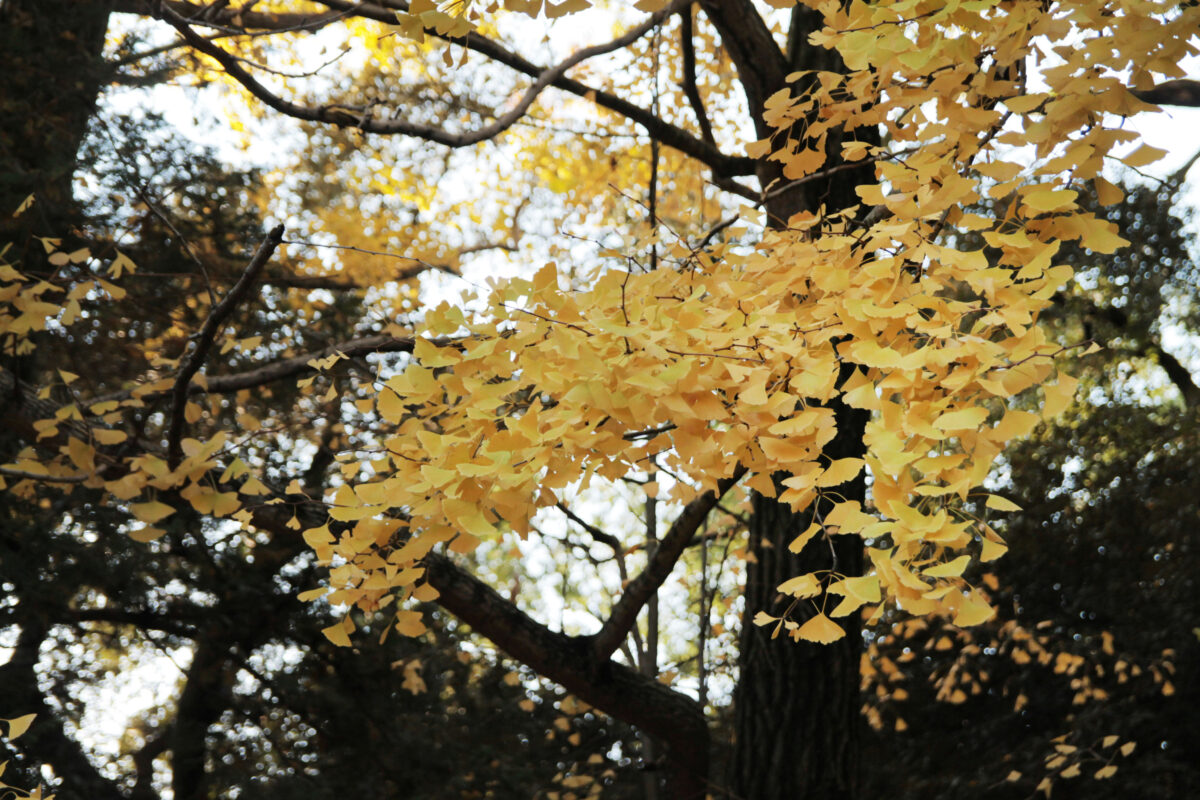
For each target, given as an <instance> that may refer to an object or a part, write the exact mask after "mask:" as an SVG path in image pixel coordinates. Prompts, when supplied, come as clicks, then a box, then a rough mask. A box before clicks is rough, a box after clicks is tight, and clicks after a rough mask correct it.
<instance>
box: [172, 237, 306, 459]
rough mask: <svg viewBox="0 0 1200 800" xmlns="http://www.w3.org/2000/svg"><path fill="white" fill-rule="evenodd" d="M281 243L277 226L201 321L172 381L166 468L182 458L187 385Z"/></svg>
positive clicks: (281, 238)
mask: <svg viewBox="0 0 1200 800" xmlns="http://www.w3.org/2000/svg"><path fill="white" fill-rule="evenodd" d="M281 241H283V226H282V225H276V226H275V227H274V228H273V229H272V230H271V232H270V233H268V234H267V238H266V239H265V240H264V241H263V243H262V244H261V245H260V246H259V248H258V252H256V253H255V254H254V258H252V259H250V263H249V264H248V265H246V269H245V271H244V272H243V273H242V277H240V278H238V282H237V283H236V284H234V286H233V288H232V289H230V290H229V294H227V295H225V299H224V300H222V301H221V302H220V303H218V304H217V306H216V307H215V308H214V309H213V310H212V311H211V312H210V313H209V315H208V319H206V320H205V321H204V326H203V327H202V328H201V329H200V332H199V333H198V334H196V347H195V349H194V350H192V353H191V355H190V356H188V359H187V361H186V362H184V365H183V367H182V368H181V369H180V370H179V375H178V376H176V378H175V386H174V388H173V389H172V391H171V396H172V401H171V402H172V407H171V428H170V431H169V432H168V434H167V465H168V466H169V467H170V468H171V469H175V468H176V467H177V466H179V460H180V458H181V457H182V456H183V451H182V448H181V445H180V438H181V437H182V436H183V422H184V420H183V412H184V408H185V406H186V405H187V395H188V384H189V383H190V382H191V380H192V377H193V376H194V375H195V374H196V372H197V371H199V369H200V367H201V366H202V365H203V364H204V360H205V359H206V358H207V357H208V351H209V350H211V349H212V345H213V340H214V339H215V338H216V335H217V331H218V330H219V329H220V326H221V324H222V323H223V322H224V321H225V319H226V318H227V317H228V316H229V315H230V314H231V313H233V310H234V309H235V308H236V307H237V305H238V303H240V302H241V301H242V298H244V297H245V296H246V294H247V293H248V292H249V291H250V287H251V286H253V285H254V281H255V280H257V278H258V275H259V273H261V272H262V270H263V267H265V266H266V265H267V261H268V259H270V258H271V254H272V253H274V252H275V248H276V247H278V246H279V243H280V242H281Z"/></svg>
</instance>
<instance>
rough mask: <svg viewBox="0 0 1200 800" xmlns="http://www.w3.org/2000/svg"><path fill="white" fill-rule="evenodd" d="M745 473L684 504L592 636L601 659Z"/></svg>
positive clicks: (616, 644) (739, 471)
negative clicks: (655, 549) (711, 513)
mask: <svg viewBox="0 0 1200 800" xmlns="http://www.w3.org/2000/svg"><path fill="white" fill-rule="evenodd" d="M745 474H746V468H745V467H743V466H741V465H739V466H738V467H737V469H735V470H734V472H733V475H731V476H730V477H728V478H724V479H722V480H721V481H720V482H719V483H718V484H717V491H715V492H711V491H710V492H706V493H705V494H703V495H701V496H700V497H697V498H696V499H695V500H693V501H692V502H690V503H688V504H687V505H686V506H684V509H683V511H682V512H680V514H679V516H678V517H676V518H675V522H673V523H672V524H671V529H670V530H668V531H667V533H666V535H664V536H663V538H662V539H661V540H660V541H659V543H658V549H657V551H656V552H655V553H654V555H653V557H651V559H650V561H649V563H647V564H646V568H645V569H644V570H642V573H641V574H640V575H638V576H637V577H636V578H634V579H633V580H632V581H630V583H629V585H628V586H626V587H625V592H624V593H623V594H622V595H621V599H620V600H618V601H617V604H616V605H615V606H613V610H612V613H611V614H610V615H609V617H608V620H606V621H605V623H604V625H603V626H602V627H601V628H600V632H599V633H597V634H596V636H595V637H594V638H593V641H592V651H593V653H594V655H595V657H596V658H597V659H598V660H605V659H608V658H609V657H611V656H612V654H613V653H614V652H615V651H616V649H617V648H618V647H620V646H621V642H622V641H624V639H625V636H626V635H627V634H628V633H629V630H630V628H632V627H633V625H634V623H635V622H636V621H637V615H638V612H640V611H641V610H642V606H644V605H645V604H646V602H647V601H648V600H649V599H650V597H651V596H652V595H653V594H654V593H655V592H657V591H658V587H660V586H662V585H663V582H665V581H666V579H667V576H669V575H670V574H671V570H672V569H673V568H674V567H675V562H676V561H678V560H679V556H680V555H681V554H682V553H683V551H684V550H685V549H686V548H687V546H688V544H689V543H690V542H691V541H692V537H693V536H694V535H695V533H696V530H697V529H698V528H699V527H700V526H701V525H702V524H703V523H704V518H705V517H706V516H708V512H709V511H711V510H712V509H713V508H715V507H716V505H717V503H718V502H719V501H720V499H721V497H722V496H723V495H724V494H725V493H726V492H728V491H729V490H730V489H731V488H732V487H733V485H734V484H736V483H737V482H738V481H739V480H741V479H742V476H744V475H745Z"/></svg>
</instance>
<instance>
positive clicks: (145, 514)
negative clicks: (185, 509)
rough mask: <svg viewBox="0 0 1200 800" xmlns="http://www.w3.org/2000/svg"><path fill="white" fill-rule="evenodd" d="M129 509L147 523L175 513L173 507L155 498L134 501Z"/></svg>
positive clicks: (152, 522) (151, 523)
mask: <svg viewBox="0 0 1200 800" xmlns="http://www.w3.org/2000/svg"><path fill="white" fill-rule="evenodd" d="M129 510H130V511H132V512H133V515H134V516H135V517H137V518H138V519H140V520H141V521H142V522H145V523H147V524H148V525H153V524H154V523H155V522H158V521H159V520H160V519H164V518H166V517H169V516H171V515H172V514H174V513H175V509H174V508H172V507H171V506H169V505H167V504H166V503H160V502H159V501H157V500H152V501H150V502H149V503H134V504H132V505H131V506H129Z"/></svg>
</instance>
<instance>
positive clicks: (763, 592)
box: [728, 7, 878, 800]
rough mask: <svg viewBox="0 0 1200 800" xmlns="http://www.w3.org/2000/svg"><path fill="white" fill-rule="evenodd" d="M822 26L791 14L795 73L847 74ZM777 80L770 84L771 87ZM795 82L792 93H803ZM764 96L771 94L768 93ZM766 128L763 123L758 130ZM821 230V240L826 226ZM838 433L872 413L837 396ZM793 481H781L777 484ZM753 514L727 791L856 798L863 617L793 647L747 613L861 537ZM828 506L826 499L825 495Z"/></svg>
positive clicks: (844, 179) (779, 181)
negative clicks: (820, 532) (804, 540)
mask: <svg viewBox="0 0 1200 800" xmlns="http://www.w3.org/2000/svg"><path fill="white" fill-rule="evenodd" d="M821 25H822V20H821V15H820V14H819V13H817V12H815V11H812V10H810V9H806V8H801V7H797V8H796V10H795V11H794V12H793V14H792V23H791V29H790V31H789V37H788V38H789V41H788V46H787V52H786V55H785V57H786V61H787V64H788V67H787V69H788V70H789V71H791V70H810V69H811V70H829V71H842V70H843V69H844V65H843V64H842V62H841V59H840V57H839V56H838V55H837V54H836V53H834V52H830V51H828V50H824V49H822V48H818V47H813V46H812V45H810V44H808V37H809V35H810V34H811V33H813V32H814V31H816V30H818V29H819V28H820V26H821ZM776 88H779V87H770V90H771V91H773V90H774V89H776ZM803 88H804V87H803V86H802V85H800V84H797V85H795V86H794V91H795V92H797V93H799V92H801V91H803ZM759 94H760V95H769V94H770V91H767V90H760V92H759ZM766 133H768V131H766V130H760V131H759V135H760V136H761V135H765V134H766ZM847 138H857V139H860V140H862V139H866V140H868V141H872V143H875V142H877V141H878V139H877V133H876V132H875V131H873V130H865V129H864V130H860V131H855V132H854V135H853V137H847ZM842 141H843V139H842V137H840V136H833V135H831V136H830V139H829V142H828V143H827V148H826V151H827V154H828V157H827V161H826V163H825V167H826V168H828V167H832V166H837V165H838V163H839V158H840V153H841V143H842ZM872 174H873V173H872V171H871V169H870V168H869V167H868V168H866V169H865V170H861V171H860V170H847V171H844V172H840V173H837V174H836V175H835V176H833V177H832V178H831V179H827V180H823V181H820V180H819V181H812V182H808V183H805V184H801V185H799V186H797V187H795V188H793V189H791V190H790V191H784V192H781V193H780V194H778V195H776V196H775V197H773V198H772V199H771V200H770V201H768V203H767V205H766V210H767V215H768V219H769V222H768V224H769V225H771V226H772V227H775V228H784V227H786V226H787V221H788V219H789V218H790V217H791V216H792V215H793V214H796V213H797V212H801V211H810V212H816V211H817V210H818V209H819V208H820V207H821V206H822V205H823V206H825V208H826V209H827V210H829V211H836V210H839V209H841V208H845V207H848V206H851V205H854V204H855V203H857V202H859V201H858V198H857V196H856V195H855V193H854V186H855V185H857V184H858V183H860V182H862V181H863V180H869V179H870V178H871V175H872ZM758 177H759V180H760V182H761V184H762V185H763V186H764V187H765V186H768V185H772V183H773V182H774V186H775V187H776V188H777V189H778V188H779V187H781V186H783V185H785V184H786V179H785V178H783V177H782V175H781V174H780V172H779V165H778V164H777V163H774V162H769V163H764V164H763V166H762V167H761V169H760V171H759V176H758ZM815 235H820V234H819V232H817V233H815ZM833 408H834V412H835V414H836V419H837V429H838V433H837V437H836V438H835V439H834V440H833V441H832V442H831V443H830V444H829V446H828V447H827V448H826V454H827V455H828V456H829V457H830V458H834V459H837V458H848V457H860V456H862V454H863V444H862V436H863V430H864V427H865V425H866V422H867V415H866V414H864V413H862V412H859V411H856V410H854V409H851V408H849V407H847V406H845V405H843V404H841V403H836V402H835V403H834V405H833ZM783 477H787V476H782V475H781V476H776V481H777V485H778V480H780V479H782V478H783ZM780 490H781V491H782V487H781V489H780ZM837 491H838V493H839V494H840V495H841V496H842V497H843V498H844V499H847V500H859V501H861V500H863V497H864V494H865V482H864V480H863V479H862V478H861V477H860V478H859V479H857V480H855V481H854V482H852V483H850V484H847V485H844V486H841V487H838V489H837ZM752 502H753V514H752V516H751V518H750V524H749V528H750V530H749V534H750V553H751V554H752V559H751V561H750V563H749V564H748V565H747V575H746V590H745V609H744V612H743V620H744V622H743V626H742V631H741V636H740V640H739V646H740V652H739V656H738V665H739V679H738V684H737V688H736V689H735V692H734V725H735V728H734V751H733V760H732V763H731V765H730V772H729V776H728V782H729V786H730V789H731V797H734V798H738V799H739V800H782V799H783V798H788V800H792V799H793V798H794V799H795V800H852V798H854V797H855V796H856V786H857V784H858V780H857V776H858V773H859V770H860V763H859V729H860V727H861V725H862V720H861V718H860V714H859V696H858V686H859V658H860V654H861V650H862V638H861V631H860V625H861V623H860V620H859V617H858V615H857V614H852V615H850V616H849V617H847V618H843V619H840V620H838V621H839V622H840V623H841V624H842V625H843V627H844V628H845V630H846V636H845V638H843V639H841V640H840V641H838V642H835V643H833V644H830V645H812V644H808V643H805V642H794V641H792V640H791V639H790V638H789V637H788V636H786V635H780V636H779V637H778V638H775V639H772V638H771V634H772V630H773V629H772V628H771V627H758V626H756V625H754V624H753V623H752V622H751V620H753V619H754V617H755V615H756V614H757V613H758V612H759V611H765V612H767V613H768V614H771V615H772V616H780V615H781V614H782V613H783V612H784V610H786V609H787V607H788V605H790V602H791V598H788V597H784V596H782V595H780V594H779V593H778V592H777V591H776V587H777V586H778V585H779V584H781V583H783V582H784V581H785V580H787V579H788V578H792V577H795V576H797V575H801V574H805V573H810V572H815V571H819V570H830V569H832V570H835V571H836V572H838V573H840V574H842V575H848V576H854V575H859V574H861V572H862V567H863V549H862V541H861V539H859V537H857V536H837V537H834V538H833V540H832V542H830V541H827V540H825V539H824V538H823V537H821V536H817V537H815V538H814V539H813V540H812V541H810V542H809V543H808V545H807V546H806V547H805V548H804V550H803V552H801V553H799V554H793V553H791V552H789V551H788V549H787V547H788V545H789V544H790V543H791V541H792V540H793V539H795V538H796V536H798V535H800V533H802V532H803V531H804V530H806V529H807V528H808V526H809V525H810V523H811V522H812V518H813V512H814V511H817V510H820V509H818V508H815V507H814V508H811V509H809V510H807V511H805V512H803V513H800V514H796V513H793V512H792V510H791V509H790V507H788V506H786V505H781V504H779V503H777V502H775V500H773V499H772V498H769V497H765V496H763V495H761V494H757V493H756V494H755V495H754V496H753V498H752ZM820 502H826V503H827V502H828V501H820ZM826 599H827V598H825V597H820V598H816V605H817V606H818V607H820V606H822V605H823V604H826V605H830V607H832V605H836V604H837V600H838V598H836V597H834V598H828V601H829V602H828V604H827V603H826ZM812 613H813V610H812V605H811V604H808V603H802V604H801V606H798V607H797V609H796V610H795V611H793V613H792V619H793V620H795V621H796V622H800V623H803V622H804V620H805V619H807V618H808V617H809V616H811V615H812Z"/></svg>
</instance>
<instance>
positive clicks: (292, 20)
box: [117, 0, 757, 186]
mask: <svg viewBox="0 0 1200 800" xmlns="http://www.w3.org/2000/svg"><path fill="white" fill-rule="evenodd" d="M321 2H322V4H323V5H325V6H328V7H329V8H331V9H334V13H333V14H272V13H267V12H245V13H241V12H240V11H238V10H237V9H232V10H231V9H224V10H223V11H221V12H220V13H219V14H217V15H216V16H215V17H214V18H213V19H202V18H200V17H201V12H202V11H203V10H204V8H205V7H204V6H200V5H197V4H194V3H190V2H186V1H185V0H168V2H165V3H163V4H162V10H163V13H164V15H165V16H171V15H173V16H174V17H175V18H176V19H182V20H183V22H184V23H185V25H189V24H195V25H205V26H209V27H214V26H215V22H222V23H228V24H233V23H234V22H236V21H237V20H239V19H240V20H241V24H242V25H243V26H244V27H245V28H246V29H251V28H253V29H260V30H316V29H318V28H320V27H322V26H324V25H327V24H329V23H330V22H333V21H335V20H337V19H342V18H345V17H348V16H355V17H362V18H366V19H372V20H375V21H378V22H384V23H387V24H395V22H396V14H397V12H407V11H408V4H407V3H403V2H384V3H366V2H363V3H358V2H351V0H321ZM117 5H118V10H120V11H125V12H129V13H147V6H148V3H147V2H146V0H117ZM682 7H683V5H682V4H673V5H672V6H671V7H670V8H668V9H666V10H664V11H663V12H660V13H663V14H666V13H669V12H670V10H671V9H672V8H673V9H674V10H675V11H678V10H679V9H680V8H682ZM656 16H657V15H656ZM172 24H173V25H174V24H175V23H174V22H172ZM176 27H177V28H178V25H176ZM189 30H190V29H189ZM180 32H181V33H183V31H182V30H181V31H180ZM424 32H425V34H426V35H427V36H431V37H435V38H438V39H441V40H443V41H446V42H448V43H451V44H456V45H459V46H461V47H463V48H466V49H467V50H470V51H471V52H475V53H479V54H480V55H483V56H485V57H487V58H489V59H491V60H493V61H495V62H497V63H499V64H503V65H504V66H506V67H509V68H510V69H512V70H515V71H517V72H520V73H522V74H524V75H527V76H529V77H531V78H534V79H535V80H536V79H539V78H540V77H541V76H542V75H544V74H545V73H547V72H548V71H549V70H548V69H547V68H545V67H541V66H538V65H536V64H534V63H533V62H531V61H529V60H528V59H526V58H524V57H522V56H520V55H518V54H517V53H515V52H513V51H512V50H509V49H508V48H507V47H505V46H503V45H502V44H500V43H498V42H496V41H494V40H492V39H489V38H487V37H485V36H482V35H480V34H478V33H474V32H472V33H470V34H468V35H466V36H462V37H455V36H449V35H447V34H444V33H439V32H438V31H436V30H434V29H432V28H427V29H426V30H425V31H424ZM185 39H187V41H188V43H189V44H191V45H192V46H193V47H196V48H197V49H200V50H202V52H209V51H208V50H205V49H204V48H203V47H200V46H199V45H198V44H197V42H196V41H195V40H197V39H198V40H200V41H201V42H204V43H207V44H208V46H209V47H215V45H212V44H211V43H209V42H208V40H207V39H205V38H204V37H201V36H199V34H196V33H195V32H194V31H192V32H191V36H190V37H188V36H185ZM601 46H603V45H601ZM218 49H219V48H218ZM221 53H224V51H221ZM209 55H212V56H213V57H214V58H216V57H217V55H215V54H213V53H211V52H209ZM225 57H226V61H230V60H232V57H230V56H228V54H225ZM218 60H220V59H218ZM222 63H223V64H224V62H222ZM233 63H235V64H236V63H237V62H236V61H234V62H233ZM242 72H243V73H244V72H245V70H242ZM231 74H233V73H232V72H231ZM246 74H248V73H246ZM235 77H236V76H235ZM238 80H239V81H241V78H238ZM251 80H253V78H252V77H251ZM256 83H257V82H256ZM243 84H244V82H243ZM549 85H550V86H553V87H554V88H556V89H561V90H562V91H565V92H569V93H570V94H573V95H575V96H577V97H584V98H587V99H589V100H591V101H592V102H594V103H596V105H598V106H600V107H601V108H605V109H608V110H609V111H612V112H613V113H616V114H619V115H620V116H622V117H625V118H626V119H628V120H630V121H631V122H635V123H637V124H638V125H641V126H642V127H643V128H645V129H646V131H647V133H649V135H650V136H652V137H654V138H656V139H658V140H659V141H660V142H662V143H663V144H665V145H667V146H668V147H672V148H674V149H676V150H678V151H679V152H681V153H683V154H685V155H687V156H690V157H691V158H694V159H696V160H697V161H700V162H701V163H703V164H705V165H707V166H708V167H710V168H711V169H712V170H713V172H714V173H715V175H716V176H717V177H718V178H728V177H730V176H734V175H751V174H753V173H754V170H755V164H756V163H757V162H756V161H755V159H752V158H749V157H747V156H730V155H727V154H725V153H722V152H721V151H720V150H719V149H718V148H717V147H716V145H715V144H713V143H711V142H707V141H704V140H702V139H700V138H697V137H696V136H694V135H693V134H691V133H690V132H688V131H687V130H684V129H683V128H680V127H678V126H676V125H672V124H671V123H669V122H667V121H665V120H663V119H661V118H660V117H658V116H657V115H655V114H654V113H652V112H651V111H649V110H647V109H644V108H641V107H640V106H637V105H635V104H633V103H631V102H629V101H628V100H625V99H623V98H621V97H618V96H616V95H614V94H612V93H610V92H605V91H601V90H599V89H595V88H593V87H591V86H588V85H587V84H584V83H581V82H580V81H577V80H574V79H573V78H568V77H566V76H565V75H562V74H559V75H557V76H556V77H554V78H553V79H552V80H551V81H550V82H549ZM247 88H250V87H249V86H247ZM260 99H263V101H264V102H267V101H266V100H265V99H264V98H261V97H260ZM276 100H279V101H280V102H284V103H286V101H282V100H281V99H280V98H276ZM276 110H280V111H282V110H281V109H278V108H277V109H276ZM306 110H307V111H309V112H314V111H323V112H325V113H326V115H327V116H328V117H329V118H328V119H314V120H313V121H322V122H327V123H330V124H335V125H354V126H356V127H358V126H359V123H360V122H367V123H369V126H368V127H366V128H363V130H368V131H371V132H377V133H400V132H402V131H399V130H393V131H386V130H380V129H379V127H380V126H381V125H382V124H383V121H380V120H369V119H368V120H363V119H362V118H361V117H359V118H355V116H354V114H353V113H348V110H347V109H344V108H333V107H327V108H325V109H306ZM282 113H290V112H286V111H283V112H282ZM360 114H361V111H360ZM291 115H292V116H295V115H294V114H291ZM397 124H398V123H397ZM416 127H426V126H416ZM429 131H430V132H437V133H441V134H443V135H447V134H445V132H444V131H438V130H437V129H433V128H429ZM414 135H420V134H414ZM432 141H436V140H432ZM451 146H460V145H451ZM718 185H719V186H720V185H721V184H720V183H718Z"/></svg>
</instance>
